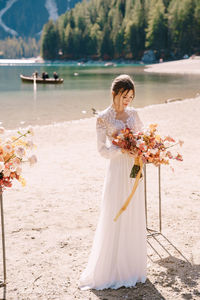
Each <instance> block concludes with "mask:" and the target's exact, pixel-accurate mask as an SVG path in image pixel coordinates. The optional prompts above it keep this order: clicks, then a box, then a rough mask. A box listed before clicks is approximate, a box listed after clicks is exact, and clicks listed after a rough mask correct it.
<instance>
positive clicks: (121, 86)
mask: <svg viewBox="0 0 200 300" xmlns="http://www.w3.org/2000/svg"><path fill="white" fill-rule="evenodd" d="M130 90H132V91H133V96H134V97H135V86H134V82H133V80H132V78H131V77H130V76H129V75H127V74H122V75H119V76H117V77H116V78H115V79H114V80H113V82H112V85H111V92H114V93H115V95H117V94H118V93H123V92H124V91H127V93H128V92H129V91H130Z"/></svg>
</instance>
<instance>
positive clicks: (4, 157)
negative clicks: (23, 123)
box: [0, 127, 37, 190]
mask: <svg viewBox="0 0 200 300" xmlns="http://www.w3.org/2000/svg"><path fill="white" fill-rule="evenodd" d="M4 134H5V129H4V128H3V127H0V188H1V190H2V189H5V188H6V187H11V186H12V181H13V180H14V179H17V180H18V181H19V182H21V184H22V186H25V184H26V182H25V179H24V178H23V177H22V176H21V173H22V163H23V162H29V163H30V165H33V164H35V163H36V162H37V157H36V156H35V155H34V154H33V155H31V154H30V151H31V149H32V148H33V147H34V146H35V145H34V144H33V142H32V140H31V139H30V138H29V139H28V136H29V135H33V134H34V133H33V129H32V128H31V127H30V128H29V129H28V130H26V132H24V133H23V132H20V131H18V132H17V136H12V137H10V138H8V137H7V138H6V137H5V135H4Z"/></svg>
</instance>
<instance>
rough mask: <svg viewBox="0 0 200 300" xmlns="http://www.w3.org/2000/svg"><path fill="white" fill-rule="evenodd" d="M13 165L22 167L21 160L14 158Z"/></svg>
mask: <svg viewBox="0 0 200 300" xmlns="http://www.w3.org/2000/svg"><path fill="white" fill-rule="evenodd" d="M12 162H13V164H15V165H20V163H21V160H20V159H19V158H18V157H14V158H13V160H12Z"/></svg>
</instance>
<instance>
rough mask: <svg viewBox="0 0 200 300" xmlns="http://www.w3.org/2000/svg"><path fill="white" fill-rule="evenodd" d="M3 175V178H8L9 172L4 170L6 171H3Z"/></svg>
mask: <svg viewBox="0 0 200 300" xmlns="http://www.w3.org/2000/svg"><path fill="white" fill-rule="evenodd" d="M3 175H4V176H5V177H9V176H10V170H9V169H7V168H6V169H5V170H4V171H3Z"/></svg>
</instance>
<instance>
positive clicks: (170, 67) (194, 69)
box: [145, 56, 200, 74]
mask: <svg viewBox="0 0 200 300" xmlns="http://www.w3.org/2000/svg"><path fill="white" fill-rule="evenodd" d="M145 71H146V72H152V73H171V74H200V56H196V57H194V58H193V59H192V58H190V59H181V60H176V61H170V62H163V63H158V64H153V65H148V66H146V68H145Z"/></svg>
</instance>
